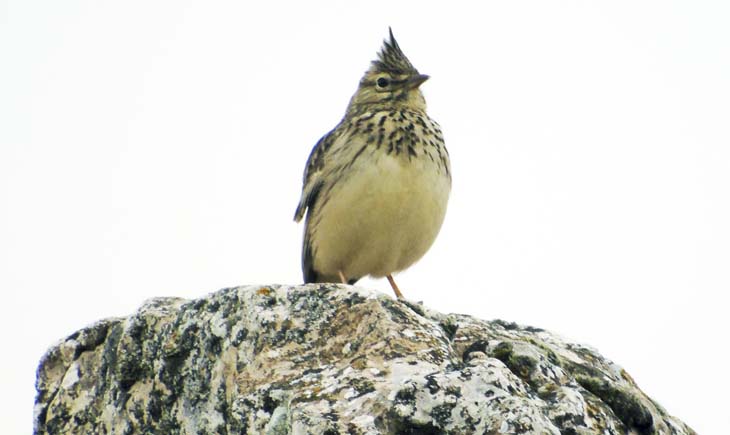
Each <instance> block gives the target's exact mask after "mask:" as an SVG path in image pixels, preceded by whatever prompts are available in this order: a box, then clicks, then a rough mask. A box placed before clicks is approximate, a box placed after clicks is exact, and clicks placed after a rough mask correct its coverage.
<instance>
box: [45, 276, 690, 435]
mask: <svg viewBox="0 0 730 435" xmlns="http://www.w3.org/2000/svg"><path fill="white" fill-rule="evenodd" d="M36 389H37V391H38V395H37V398H36V405H35V433H36V434H151V433H158V434H270V435H275V434H290V433H291V434H326V435H334V434H404V435H405V434H472V433H479V434H540V435H544V434H556V435H558V434H580V435H584V434H665V435H669V434H694V433H695V432H694V431H692V429H690V428H689V427H687V426H686V425H685V424H684V423H682V422H681V421H679V420H678V419H676V418H674V417H672V416H670V415H668V414H667V412H666V411H665V410H664V409H663V408H662V407H661V406H659V405H658V404H657V403H655V402H654V401H652V400H651V399H650V398H649V397H647V396H646V395H645V394H644V393H643V392H642V391H641V390H640V389H639V388H638V387H637V386H636V384H635V383H634V381H633V380H632V379H631V377H630V376H629V375H628V374H627V373H626V372H625V371H624V370H623V369H622V368H621V367H619V366H617V365H616V364H614V363H612V362H611V361H608V360H607V359H605V358H603V357H602V356H600V355H599V354H598V353H597V352H596V351H594V350H592V349H590V348H587V347H585V346H581V345H578V344H574V343H570V342H567V341H565V340H563V339H561V338H559V337H557V336H556V335H554V334H551V333H549V332H547V331H544V330H541V329H537V328H531V327H522V326H518V325H516V324H514V323H507V322H503V321H500V320H495V321H484V320H479V319H475V318H473V317H470V316H465V315H455V314H449V315H444V314H440V313H437V312H435V311H431V310H428V309H425V308H423V307H421V306H419V305H417V304H413V303H408V302H401V301H396V300H393V299H391V298H390V297H389V296H386V295H383V294H380V293H376V292H373V291H369V290H365V289H362V288H357V287H349V286H340V285H334V284H310V285H303V286H295V287H290V286H263V287H262V286H255V287H253V286H251V287H240V288H231V289H224V290H221V291H219V292H216V293H214V294H211V295H209V296H207V297H204V298H202V299H197V300H193V301H186V300H182V299H171V298H162V299H154V300H151V301H148V302H146V303H145V304H144V305H143V306H142V307H141V308H140V309H139V311H137V312H136V313H135V314H133V315H132V316H130V317H127V318H122V319H108V320H103V321H100V322H98V323H96V324H94V325H91V326H89V327H87V328H85V329H82V330H80V331H79V332H77V333H75V334H73V335H71V336H69V337H68V338H66V339H65V340H63V341H62V342H61V343H59V344H58V345H56V346H55V347H53V348H52V349H50V350H49V351H48V353H47V354H46V355H45V356H44V357H43V359H42V360H41V363H40V366H39V368H38V376H37V382H36Z"/></svg>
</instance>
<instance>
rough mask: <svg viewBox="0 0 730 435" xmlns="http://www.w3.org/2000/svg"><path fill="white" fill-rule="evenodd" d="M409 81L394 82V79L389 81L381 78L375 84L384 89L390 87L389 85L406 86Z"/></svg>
mask: <svg viewBox="0 0 730 435" xmlns="http://www.w3.org/2000/svg"><path fill="white" fill-rule="evenodd" d="M407 81H408V80H405V79H404V80H393V79H391V80H388V79H386V78H385V77H381V78H379V79H377V80H376V81H375V82H374V83H375V85H377V86H378V87H380V88H384V87H386V86H389V85H391V86H398V85H402V84H404V83H405V82H407Z"/></svg>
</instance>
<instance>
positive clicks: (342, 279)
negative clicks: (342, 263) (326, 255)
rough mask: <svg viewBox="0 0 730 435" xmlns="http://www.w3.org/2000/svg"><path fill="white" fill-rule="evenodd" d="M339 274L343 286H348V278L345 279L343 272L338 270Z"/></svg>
mask: <svg viewBox="0 0 730 435" xmlns="http://www.w3.org/2000/svg"><path fill="white" fill-rule="evenodd" d="M337 273H339V274H340V281H342V284H347V278H345V274H344V273H342V271H341V270H338V271H337Z"/></svg>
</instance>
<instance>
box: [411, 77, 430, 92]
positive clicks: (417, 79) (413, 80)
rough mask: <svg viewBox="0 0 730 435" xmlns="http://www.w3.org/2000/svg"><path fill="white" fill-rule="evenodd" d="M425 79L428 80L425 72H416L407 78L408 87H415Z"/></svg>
mask: <svg viewBox="0 0 730 435" xmlns="http://www.w3.org/2000/svg"><path fill="white" fill-rule="evenodd" d="M426 80H428V76H427V75H426V74H416V75H415V76H412V77H410V78H408V83H407V86H408V89H416V88H417V87H419V86H421V84H423V82H425V81H426Z"/></svg>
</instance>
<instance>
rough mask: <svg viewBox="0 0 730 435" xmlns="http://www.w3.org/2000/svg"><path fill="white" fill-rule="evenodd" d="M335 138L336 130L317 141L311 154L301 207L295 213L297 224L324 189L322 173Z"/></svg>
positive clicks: (305, 175)
mask: <svg viewBox="0 0 730 435" xmlns="http://www.w3.org/2000/svg"><path fill="white" fill-rule="evenodd" d="M335 137H336V134H335V130H332V131H330V132H329V133H327V134H326V135H324V136H322V138H321V139H320V140H319V141H317V144H316V145H315V146H314V148H312V152H311V153H309V158H308V159H307V165H306V167H305V169H304V181H303V186H302V196H301V198H299V205H298V206H297V210H296V212H295V213H294V221H295V222H299V221H301V220H302V218H303V217H304V213H305V212H306V211H307V208H308V207H310V206H311V205H312V204H314V201H315V200H316V199H317V194H318V193H319V189H320V188H321V187H322V172H323V170H324V167H325V163H326V161H327V151H328V150H329V149H330V148H331V147H332V143H333V142H334V141H335Z"/></svg>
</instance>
